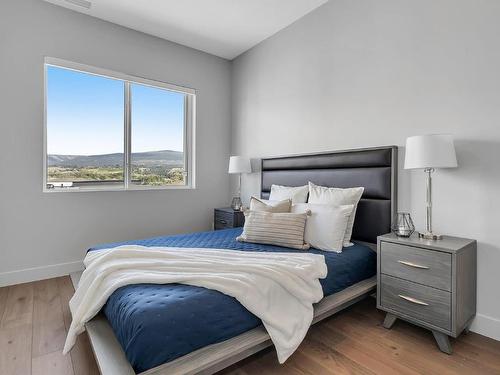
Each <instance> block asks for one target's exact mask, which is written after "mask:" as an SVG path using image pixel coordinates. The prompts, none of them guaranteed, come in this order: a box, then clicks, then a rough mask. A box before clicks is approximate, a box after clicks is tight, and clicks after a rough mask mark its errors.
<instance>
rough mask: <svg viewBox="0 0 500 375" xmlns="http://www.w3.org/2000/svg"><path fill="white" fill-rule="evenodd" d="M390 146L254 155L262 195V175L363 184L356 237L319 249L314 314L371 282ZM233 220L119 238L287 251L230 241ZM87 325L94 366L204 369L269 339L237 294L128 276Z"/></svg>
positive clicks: (384, 217) (393, 159) (392, 208)
mask: <svg viewBox="0 0 500 375" xmlns="http://www.w3.org/2000/svg"><path fill="white" fill-rule="evenodd" d="M396 171H397V149H396V147H394V146H392V147H380V148H370V149H362V150H349V151H339V152H330V153H323V154H314V155H298V156H287V157H279V158H270V159H263V160H262V171H261V174H262V183H261V186H262V188H261V197H262V198H267V197H268V196H269V191H270V187H271V184H280V185H288V186H300V185H304V184H307V182H308V181H312V182H314V183H316V184H318V185H323V186H336V187H353V186H364V187H365V191H364V194H363V196H362V198H361V201H360V203H359V205H358V211H357V214H356V221H355V225H354V230H353V240H354V241H355V245H354V246H352V247H349V248H346V249H345V250H344V251H343V252H342V253H340V254H337V253H332V252H323V251H320V250H316V249H311V250H310V251H311V252H313V253H319V254H323V255H325V262H326V264H327V267H328V270H329V272H328V276H327V277H326V278H325V279H322V280H321V286H322V288H323V292H324V295H325V297H324V298H323V300H321V302H319V303H318V304H316V306H315V318H314V321H313V323H315V322H317V321H319V320H321V319H324V318H326V317H328V316H330V315H332V314H334V313H335V312H337V311H339V310H341V309H343V308H345V307H347V306H349V305H351V304H353V303H355V302H357V301H359V300H360V299H362V298H365V297H366V296H367V295H369V294H370V293H372V292H373V290H374V288H375V286H376V280H375V273H376V254H375V252H374V248H375V247H374V244H375V243H376V237H377V236H378V235H380V234H383V233H387V232H389V231H390V225H391V219H392V218H393V216H394V213H395V212H396V199H395V197H396V184H395V181H396ZM240 232H241V229H240V228H235V229H228V230H221V231H211V232H202V233H194V234H188V235H177V236H163V237H155V238H149V239H143V240H136V241H127V242H120V243H113V244H105V245H100V246H96V247H94V248H92V249H90V251H93V250H97V249H100V248H109V247H115V246H119V245H124V244H137V245H143V246H175V247H203V248H209V249H210V248H222V249H234V250H244V251H261V252H290V251H294V250H290V249H287V248H282V247H278V246H270V245H259V244H250V243H241V242H237V241H236V240H235V238H236V237H237V236H238V235H239V234H240ZM86 329H87V331H88V334H89V338H90V341H91V344H92V347H93V350H94V353H95V356H96V360H97V362H98V365H99V368H100V370H101V373H103V374H105V375H111V374H137V373H141V374H198V373H203V374H211V373H214V372H217V371H219V370H221V369H223V368H225V367H227V366H229V365H231V364H233V363H235V362H237V361H239V360H241V359H243V358H245V357H247V356H249V355H251V354H253V353H256V352H257V351H259V350H261V349H263V348H265V347H267V346H270V345H272V343H271V340H270V338H269V335H268V334H267V332H266V331H265V329H264V328H263V327H262V325H261V322H260V320H259V319H258V318H257V317H256V316H254V315H253V314H251V313H250V312H249V311H247V310H246V309H245V308H244V307H243V306H242V305H241V304H240V303H239V302H238V301H237V300H235V299H234V298H232V297H229V296H227V295H224V294H222V293H219V292H217V291H214V290H209V289H205V288H201V287H195V286H189V285H181V284H167V285H154V284H136V285H128V286H125V287H122V288H120V289H118V290H116V291H115V292H114V293H113V294H112V295H111V297H110V298H109V299H108V302H107V304H106V305H105V306H104V308H103V309H102V311H101V313H100V314H99V315H98V316H96V317H95V318H94V319H92V320H91V321H90V322H88V323H87V325H86Z"/></svg>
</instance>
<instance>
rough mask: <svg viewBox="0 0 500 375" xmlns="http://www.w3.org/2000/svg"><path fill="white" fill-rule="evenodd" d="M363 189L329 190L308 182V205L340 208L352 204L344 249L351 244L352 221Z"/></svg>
mask: <svg viewBox="0 0 500 375" xmlns="http://www.w3.org/2000/svg"><path fill="white" fill-rule="evenodd" d="M364 190H365V188H364V187H354V188H347V189H340V188H329V187H325V186H318V185H315V184H313V183H312V182H309V200H308V203H319V204H332V205H334V206H341V205H346V204H352V205H353V206H354V208H353V209H352V213H351V215H350V216H349V221H348V222H347V227H346V230H345V234H344V247H348V246H352V245H353V243H352V242H351V236H352V227H353V226H354V219H355V218H356V209H357V207H358V202H359V200H360V199H361V196H362V195H363V191H364Z"/></svg>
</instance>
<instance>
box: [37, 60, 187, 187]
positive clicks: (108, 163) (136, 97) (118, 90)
mask: <svg viewBox="0 0 500 375" xmlns="http://www.w3.org/2000/svg"><path fill="white" fill-rule="evenodd" d="M45 81H46V84H45V137H44V139H45V155H44V156H45V163H44V191H85V190H129V189H130V190H132V189H133V190H139V189H158V188H186V187H187V188H189V187H194V151H193V145H192V143H193V142H192V139H193V132H194V117H195V116H194V111H195V92H194V90H192V89H186V88H182V87H178V86H174V85H170V84H166V83H162V82H155V81H151V80H147V79H144V78H138V77H132V76H128V75H124V74H120V73H116V72H110V71H107V70H103V69H98V68H93V67H89V66H86V65H82V64H76V63H70V62H67V61H63V60H59V59H52V58H46V61H45Z"/></svg>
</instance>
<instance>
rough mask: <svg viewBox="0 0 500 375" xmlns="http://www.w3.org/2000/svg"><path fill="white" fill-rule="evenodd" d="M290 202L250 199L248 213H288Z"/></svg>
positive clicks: (288, 200) (290, 207)
mask: <svg viewBox="0 0 500 375" xmlns="http://www.w3.org/2000/svg"><path fill="white" fill-rule="evenodd" d="M291 209H292V201H291V200H290V199H285V200H282V201H266V200H260V199H257V198H255V197H252V198H250V211H264V212H290V210H291Z"/></svg>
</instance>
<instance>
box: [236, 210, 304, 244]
mask: <svg viewBox="0 0 500 375" xmlns="http://www.w3.org/2000/svg"><path fill="white" fill-rule="evenodd" d="M306 219H307V213H273V212H260V211H246V212H245V226H244V227H243V233H242V234H241V236H239V237H237V238H236V239H237V240H238V241H240V242H253V243H262V244H269V245H277V246H283V247H291V248H293V249H300V250H307V249H309V244H307V243H305V242H304V231H305V227H306Z"/></svg>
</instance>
